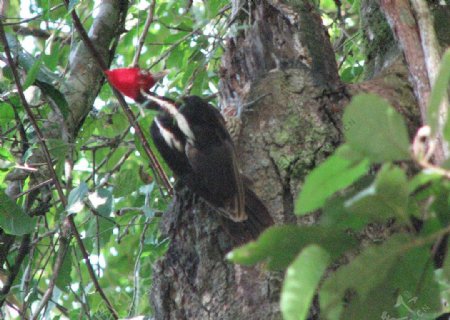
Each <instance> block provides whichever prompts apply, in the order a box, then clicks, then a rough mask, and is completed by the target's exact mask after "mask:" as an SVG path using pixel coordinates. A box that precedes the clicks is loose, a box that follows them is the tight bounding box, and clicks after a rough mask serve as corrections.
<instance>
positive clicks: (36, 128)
mask: <svg viewBox="0 0 450 320" xmlns="http://www.w3.org/2000/svg"><path fill="white" fill-rule="evenodd" d="M0 40H1V42H2V43H3V47H4V52H5V54H6V57H7V59H8V63H9V65H10V66H11V71H12V74H13V78H14V81H15V83H16V87H17V91H18V94H19V97H20V100H21V102H22V104H23V107H24V109H25V112H26V113H27V116H28V118H29V120H30V122H31V124H32V126H33V129H34V131H35V133H36V136H37V137H38V141H39V143H40V144H41V147H42V152H43V154H44V157H45V160H46V162H47V167H48V170H49V174H50V176H51V178H52V180H53V182H54V184H55V188H56V190H57V193H58V196H59V199H60V201H61V203H62V205H63V206H64V207H66V206H67V198H66V197H65V195H64V192H63V190H62V186H61V183H60V182H59V180H58V176H57V174H56V172H55V169H54V168H53V163H52V158H51V155H50V152H49V150H48V148H47V144H46V143H45V139H44V135H43V134H42V131H41V129H40V128H39V126H38V124H37V121H36V119H35V117H34V114H33V112H32V111H31V109H30V106H29V105H28V102H27V100H26V98H25V95H24V93H23V88H22V84H21V83H20V78H19V75H18V73H17V70H16V68H14V60H13V58H12V55H11V51H10V48H9V44H8V41H7V39H6V35H5V31H4V28H3V23H2V22H1V21H0ZM65 222H66V223H68V224H69V225H70V229H71V231H72V233H73V235H74V236H75V239H76V241H77V244H78V247H79V248H80V251H81V252H82V254H83V257H84V260H85V263H86V267H87V269H88V271H89V274H90V276H91V279H92V282H93V283H94V286H95V288H96V289H97V291H98V292H99V294H100V296H101V297H102V299H103V300H104V301H105V303H106V305H107V307H108V309H109V310H110V312H111V313H112V315H113V316H114V318H115V319H118V315H117V312H116V311H115V310H114V308H113V306H112V305H111V303H110V302H109V300H108V298H107V297H106V295H105V293H104V292H103V290H102V288H101V287H100V285H99V283H98V280H97V278H96V276H95V273H94V270H93V268H92V265H91V263H90V261H89V255H88V253H87V251H86V248H85V246H84V244H83V241H82V240H81V236H80V233H79V232H78V229H77V227H76V225H75V222H74V220H73V216H72V215H68V216H67V217H66V218H65ZM61 249H62V248H60V250H61ZM53 270H54V273H55V275H56V271H55V268H53ZM52 291H53V287H50V286H49V289H47V291H46V293H47V294H46V295H44V298H45V299H44V298H43V299H42V300H41V304H42V305H44V304H46V303H48V301H49V299H50V298H51V296H52ZM41 310H42V309H41ZM37 314H38V313H36V314H35V316H37Z"/></svg>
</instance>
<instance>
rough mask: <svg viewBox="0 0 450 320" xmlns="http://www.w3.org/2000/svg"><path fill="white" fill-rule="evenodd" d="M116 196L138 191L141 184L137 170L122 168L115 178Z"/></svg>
mask: <svg viewBox="0 0 450 320" xmlns="http://www.w3.org/2000/svg"><path fill="white" fill-rule="evenodd" d="M114 185H115V187H114V189H113V195H114V197H116V198H118V197H124V196H127V195H129V194H130V193H132V192H134V191H136V190H137V189H138V186H139V177H138V173H137V171H136V170H132V169H123V170H120V172H119V174H118V175H117V177H116V179H114Z"/></svg>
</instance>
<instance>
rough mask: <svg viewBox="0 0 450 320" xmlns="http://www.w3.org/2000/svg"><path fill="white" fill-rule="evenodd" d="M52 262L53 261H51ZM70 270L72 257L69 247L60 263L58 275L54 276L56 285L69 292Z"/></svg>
mask: <svg viewBox="0 0 450 320" xmlns="http://www.w3.org/2000/svg"><path fill="white" fill-rule="evenodd" d="M55 259H56V255H54V259H53V260H55ZM53 264H54V262H53ZM71 272H72V257H71V255H70V249H69V250H68V252H66V255H65V257H64V260H63V263H62V265H61V269H60V270H59V273H58V277H57V278H56V286H57V287H58V288H59V289H61V290H63V291H65V292H69V290H68V286H70V284H71V282H72V278H71V276H70V273H71Z"/></svg>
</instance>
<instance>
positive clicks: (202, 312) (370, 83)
mask: <svg viewBox="0 0 450 320" xmlns="http://www.w3.org/2000/svg"><path fill="white" fill-rule="evenodd" d="M361 7H362V23H363V30H364V32H365V34H364V35H365V52H366V56H367V61H366V65H367V66H368V67H367V70H366V80H365V81H364V82H362V83H359V84H354V85H344V84H343V83H341V82H340V79H339V76H338V70H337V67H336V62H335V57H334V52H333V50H332V46H331V44H330V40H329V37H328V34H327V31H326V29H325V28H324V27H323V25H322V22H321V19H320V16H319V14H318V13H317V11H316V10H315V8H314V7H313V5H312V3H311V2H309V1H276V0H272V1H270V0H268V1H258V0H256V1H233V9H232V11H233V16H234V23H235V24H237V25H241V26H245V27H244V28H243V31H241V32H239V33H238V34H237V35H235V36H234V37H232V38H230V39H229V41H228V44H227V47H226V51H225V53H224V56H223V61H222V69H221V70H220V75H221V83H220V98H221V106H222V110H224V113H225V114H226V115H230V114H238V115H240V116H241V120H242V130H241V131H240V134H239V135H238V140H237V143H236V147H237V153H238V157H239V161H240V164H241V168H242V171H243V173H244V174H245V175H246V176H248V177H249V179H250V180H251V181H252V183H253V189H254V190H255V192H256V193H257V194H258V195H259V196H260V197H261V199H263V201H264V202H265V204H266V205H267V207H268V208H269V211H270V212H271V214H272V216H273V218H274V219H275V220H276V221H277V223H279V224H284V223H303V224H312V223H314V222H315V221H316V219H317V216H318V214H312V215H310V216H307V217H303V218H301V219H299V218H296V217H295V215H294V213H293V209H294V201H295V198H296V197H297V194H298V191H299V190H300V189H301V187H302V183H303V180H304V178H305V176H306V174H308V172H310V171H311V169H313V168H314V167H315V166H316V165H317V164H318V163H320V162H321V161H323V160H324V159H325V158H326V157H327V156H328V155H330V154H331V153H332V152H333V151H334V150H335V149H336V147H337V146H338V145H339V144H340V143H342V138H343V134H342V133H343V131H344V130H345V128H342V126H341V122H340V117H341V115H342V110H343V108H344V106H345V104H347V103H348V101H349V99H350V97H351V96H352V95H353V94H356V93H359V92H373V93H376V94H379V95H381V96H383V97H384V98H386V99H387V100H389V101H390V102H391V103H392V104H393V105H394V107H395V108H396V109H397V110H398V111H400V112H401V113H402V114H403V115H404V116H405V118H406V120H407V123H408V127H409V131H410V134H411V135H413V134H414V133H415V131H416V129H417V127H418V125H419V124H420V112H419V109H418V106H417V99H416V98H415V96H414V92H413V90H412V86H411V83H410V82H409V77H408V69H407V68H406V66H405V62H404V60H403V57H402V54H401V50H400V49H399V48H398V47H397V45H396V40H395V38H394V37H393V35H392V32H391V30H390V27H389V25H388V24H387V23H386V20H385V18H384V15H383V13H382V12H381V11H380V10H379V7H378V5H377V4H373V2H371V1H366V2H363V3H362V6H361ZM249 102H254V103H253V104H252V107H250V108H248V106H247V108H246V104H248V103H249ZM227 228H228V226H227V223H226V221H225V219H224V218H222V217H220V215H219V214H217V213H216V212H214V211H213V210H210V209H208V208H207V207H206V206H205V205H204V204H202V202H201V201H199V200H198V199H195V198H194V197H193V196H192V195H191V194H190V193H189V192H188V191H186V190H184V189H183V190H181V191H179V192H178V193H177V197H176V200H175V202H174V204H173V206H172V207H171V209H170V210H169V212H168V213H167V214H166V215H165V218H164V222H163V230H164V234H165V235H167V236H168V237H169V238H170V240H171V244H170V247H169V250H168V252H167V254H166V256H165V257H164V258H163V259H162V260H161V261H160V262H159V263H158V264H157V265H156V268H155V270H154V287H153V289H152V294H151V300H152V303H153V306H154V310H155V317H156V319H230V320H231V319H279V318H281V315H280V312H279V305H278V302H279V292H280V284H281V281H280V280H281V278H282V275H280V274H276V273H270V272H267V271H265V270H264V268H263V266H256V267H252V268H244V267H241V266H236V265H232V264H230V263H229V262H227V261H226V259H225V255H226V253H227V252H228V251H229V250H230V249H231V248H232V247H233V246H234V245H235V244H236V242H235V241H233V239H232V238H231V237H230V236H229V234H228V233H227ZM318 312H319V310H317V308H312V310H311V318H316V316H317V313H318Z"/></svg>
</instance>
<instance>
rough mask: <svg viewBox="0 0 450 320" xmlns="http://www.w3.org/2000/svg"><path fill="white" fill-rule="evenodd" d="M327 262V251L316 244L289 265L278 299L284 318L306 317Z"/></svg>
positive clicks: (301, 319)
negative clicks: (279, 298)
mask: <svg viewBox="0 0 450 320" xmlns="http://www.w3.org/2000/svg"><path fill="white" fill-rule="evenodd" d="M329 262H330V255H329V254H328V252H326V251H325V250H324V249H322V248H321V247H319V246H317V245H310V246H308V247H306V248H305V249H303V251H302V252H301V253H300V254H299V256H298V257H297V258H296V259H295V260H294V262H293V263H292V264H291V265H290V266H289V268H288V269H287V271H286V277H285V279H284V283H283V289H282V291H281V301H280V307H281V312H282V313H283V318H284V319H285V320H303V319H306V318H307V316H308V311H309V309H310V306H311V302H312V300H313V297H314V294H315V292H316V289H317V286H318V285H319V282H320V279H322V276H323V274H324V272H325V270H326V269H327V267H328V264H329Z"/></svg>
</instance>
